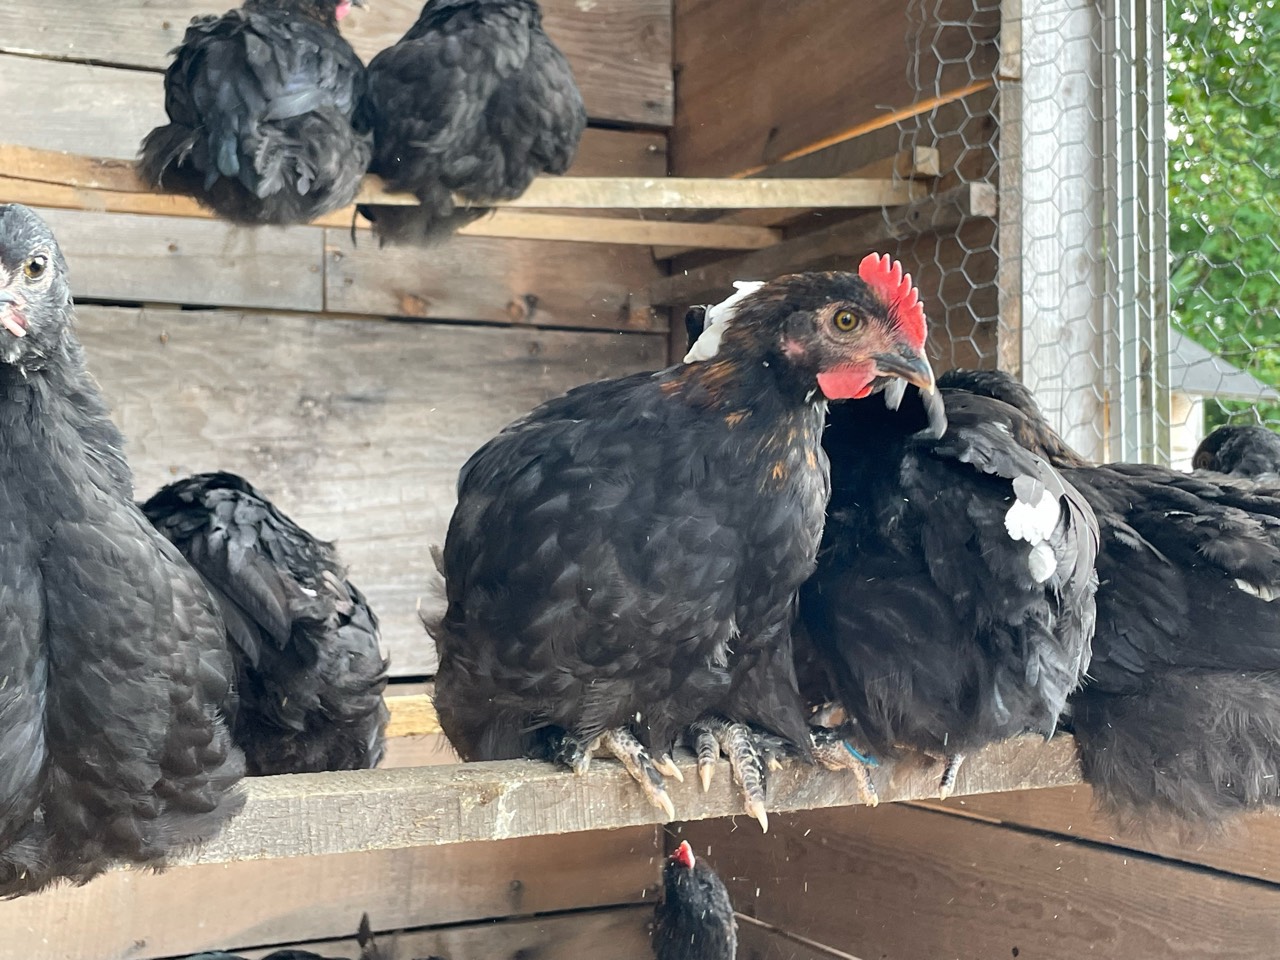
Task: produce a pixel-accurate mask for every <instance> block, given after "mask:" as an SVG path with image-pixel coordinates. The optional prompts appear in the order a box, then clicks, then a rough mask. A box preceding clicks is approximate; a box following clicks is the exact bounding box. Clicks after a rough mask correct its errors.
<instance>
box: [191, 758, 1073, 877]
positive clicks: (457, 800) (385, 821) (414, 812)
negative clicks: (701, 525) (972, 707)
mask: <svg viewBox="0 0 1280 960" xmlns="http://www.w3.org/2000/svg"><path fill="white" fill-rule="evenodd" d="M678 762H679V764H680V766H681V767H682V769H683V770H684V771H685V782H684V783H683V784H682V783H674V782H670V781H669V782H668V789H669V790H670V793H671V798H672V801H673V802H674V804H675V808H676V811H677V815H678V817H679V818H680V819H681V820H683V821H689V820H704V819H708V818H713V817H728V816H735V815H738V814H740V813H741V812H742V801H741V798H740V796H739V793H738V790H737V788H736V787H735V786H734V785H733V783H732V777H731V775H730V772H729V767H728V764H727V763H725V762H723V761H722V762H721V763H720V764H718V765H717V769H716V775H715V782H714V783H713V784H712V787H711V790H710V791H708V792H706V793H703V792H702V790H701V788H700V786H699V785H698V777H697V776H696V774H695V771H694V764H693V761H692V758H690V757H688V756H682V757H680V758H679V760H678ZM940 773H941V766H940V765H938V764H930V765H928V766H927V767H921V766H915V765H905V764H904V765H899V766H897V767H892V768H891V767H889V766H882V767H880V768H878V769H876V770H874V771H873V772H872V775H873V779H874V780H875V782H876V786H877V788H878V790H879V792H880V797H881V799H882V800H885V801H892V800H915V799H922V798H924V797H932V796H936V795H937V792H938V782H939V776H940ZM1079 778H1080V772H1079V760H1078V757H1077V754H1076V747H1075V741H1074V740H1072V739H1071V738H1070V737H1058V738H1056V739H1054V740H1053V741H1051V742H1049V743H1045V742H1044V741H1043V740H1041V739H1040V738H1035V737H1029V738H1023V739H1020V740H1016V741H1009V742H1007V743H1002V744H998V745H995V746H993V747H991V748H989V749H987V750H985V751H983V752H982V753H980V754H978V755H977V756H974V757H972V758H970V759H969V760H967V761H966V762H965V765H964V766H963V767H962V768H961V773H960V780H959V783H958V785H957V789H956V795H965V794H969V793H989V792H992V791H996V790H1001V791H1003V790H1016V789H1031V788H1034V787H1049V786H1063V785H1068V784H1073V783H1078V782H1079ZM244 789H245V793H246V795H247V803H246V806H245V810H244V813H242V814H241V815H240V816H239V817H237V818H236V819H235V820H233V821H231V823H230V824H229V825H228V826H227V828H226V830H225V831H224V832H223V834H222V835H221V836H220V837H218V838H216V839H215V840H213V841H212V842H210V843H209V844H207V845H205V846H204V847H203V848H201V849H199V850H196V851H193V852H192V853H191V854H190V855H188V856H186V857H183V858H181V859H179V860H178V861H177V862H180V863H232V862H236V861H240V860H264V859H279V858H284V857H301V856H315V855H327V854H338V853H347V852H351V851H357V850H397V849H405V848H409V847H420V846H435V845H437V844H451V843H468V842H472V841H477V840H504V839H511V838H515V837H530V836H542V835H546V834H559V833H580V832H583V831H589V830H614V829H617V828H619V827H628V826H640V825H644V824H657V823H661V822H662V815H661V813H660V811H658V810H656V809H655V808H654V807H652V806H650V805H649V803H648V801H647V800H646V799H645V798H644V796H643V794H642V793H641V792H640V790H639V789H638V788H637V787H636V785H635V782H634V781H633V780H632V779H631V778H630V776H628V775H627V773H626V771H625V770H623V768H622V767H621V765H619V764H617V763H614V762H612V761H607V760H600V761H597V762H596V763H593V764H592V766H591V770H590V772H589V773H588V774H587V775H586V776H582V777H578V776H575V775H574V774H572V773H570V772H568V771H566V770H562V769H560V768H558V767H555V766H553V765H552V764H549V763H542V762H537V761H532V760H508V761H500V762H493V763H467V764H460V765H455V766H439V767H422V768H417V769H400V770H362V771H355V772H341V773H324V774H300V775H297V776H290V777H261V778H256V779H251V780H248V781H246V782H245V788H244ZM857 802H858V801H857V791H856V789H855V788H854V784H853V779H852V777H850V776H848V775H846V774H842V773H833V772H831V771H827V770H822V769H814V768H810V767H801V766H793V767H788V768H787V769H784V770H782V771H779V772H777V773H775V774H772V775H771V777H770V783H769V796H768V806H769V810H770V811H771V812H784V811H791V810H809V809H817V808H823V807H836V806H850V805H853V804H856V803H857Z"/></svg>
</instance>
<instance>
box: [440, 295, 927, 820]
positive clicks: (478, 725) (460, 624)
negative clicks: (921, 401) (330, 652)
mask: <svg viewBox="0 0 1280 960" xmlns="http://www.w3.org/2000/svg"><path fill="white" fill-rule="evenodd" d="M868 277H869V279H868V280H863V279H860V278H859V277H858V276H857V275H854V274H846V273H825V274H804V275H797V276H788V277H783V278H781V279H779V280H775V281H774V282H772V283H769V284H767V285H763V286H761V287H760V288H759V289H757V290H754V291H753V292H750V293H748V294H745V295H743V296H742V297H741V298H740V299H739V300H738V301H737V302H736V303H735V304H733V306H732V307H726V308H725V309H726V310H732V311H733V313H734V319H733V322H732V323H726V324H724V325H723V329H724V333H723V337H722V338H721V339H720V341H719V345H718V351H717V352H715V354H714V355H713V356H710V357H709V358H707V359H703V360H699V361H696V362H692V363H686V364H681V365H678V366H675V367H671V368H669V369H667V370H662V371H659V372H657V373H642V374H636V375H634V376H630V377H625V378H622V379H619V380H606V381H601V382H599V383H592V384H588V385H586V386H583V387H579V388H577V389H575V390H572V391H570V392H569V393H568V394H566V395H565V396H563V397H560V398H559V399H556V400H552V401H550V402H549V403H546V404H544V405H543V406H541V407H539V408H538V409H536V410H534V411H533V412H532V413H530V414H529V415H528V416H526V417H524V418H523V419H521V420H518V421H516V422H515V423H513V424H512V425H511V426H509V427H507V428H506V429H505V430H504V431H503V432H502V433H501V434H499V435H498V436H497V437H495V438H494V439H493V440H491V441H490V442H489V443H487V444H486V445H485V446H484V447H482V448H481V449H480V450H479V451H478V452H477V453H476V454H475V455H473V456H472V457H471V459H470V460H469V461H468V462H467V463H466V464H465V466H464V467H463V468H462V473H461V476H460V477H459V481H458V506H457V509H456V510H455V512H454V515H453V519H452V521H451V523H450V526H449V532H448V537H447V540H446V543H445V547H444V552H443V556H442V558H440V564H441V569H442V572H443V574H444V576H445V580H446V593H447V598H448V609H447V611H446V613H445V615H444V617H443V619H442V621H441V622H439V623H438V624H436V625H433V627H432V628H431V629H432V633H433V635H434V636H435V638H436V641H437V644H438V647H439V652H440V666H439V672H438V674H437V678H436V706H437V709H438V711H439V714H440V721H441V724H442V726H443V728H444V731H445V733H446V734H447V735H448V737H449V739H450V740H451V741H452V743H453V745H454V746H455V747H457V749H458V751H459V753H460V754H461V755H462V756H463V758H464V759H467V760H496V759H504V758H513V757H522V756H528V757H554V758H557V759H559V760H561V761H562V762H565V763H567V764H568V765H570V766H572V767H573V768H574V769H575V770H577V771H579V772H581V771H584V770H585V769H586V767H587V764H588V762H589V760H590V758H591V755H592V753H593V752H594V751H596V750H602V751H607V752H609V753H612V754H613V755H614V756H616V757H618V759H620V760H622V762H623V763H624V764H625V765H626V766H627V768H628V770H629V771H630V772H631V774H632V776H634V777H635V778H636V779H637V780H638V781H639V782H640V784H641V786H642V787H643V788H644V790H645V792H646V794H647V795H648V797H649V798H650V800H651V801H652V802H653V803H654V804H655V805H657V806H659V807H660V808H662V809H663V810H665V811H666V812H667V814H668V815H669V816H670V815H671V814H672V804H671V800H670V798H669V797H668V795H667V792H666V789H665V787H664V786H663V780H662V776H661V773H660V771H661V772H665V773H667V774H668V775H677V774H678V773H679V771H678V770H677V769H676V767H675V766H674V764H673V763H672V762H671V759H670V754H671V750H672V748H673V747H674V746H675V745H676V743H677V741H678V740H679V739H680V738H681V737H682V736H683V735H684V734H685V733H686V732H687V731H690V730H691V729H692V730H693V731H694V741H695V746H696V747H697V749H698V751H699V756H700V773H702V774H703V776H704V784H705V783H706V779H705V778H706V776H709V773H710V769H711V768H710V765H709V762H710V761H711V760H712V759H714V757H715V756H717V755H718V747H719V748H723V749H724V750H725V752H726V753H727V754H728V755H729V759H730V764H731V766H732V767H733V769H734V772H735V775H736V777H737V779H738V782H739V783H740V784H741V785H742V786H743V789H744V793H745V794H746V798H747V809H748V812H750V813H752V815H754V816H757V817H758V818H759V819H760V820H761V822H762V824H763V823H765V818H764V802H763V801H764V793H763V789H762V777H763V771H762V770H761V769H760V767H761V763H760V757H759V755H758V753H757V751H756V743H755V742H754V741H753V736H754V732H753V731H752V730H751V729H749V728H748V725H751V726H752V727H754V728H758V729H759V730H762V731H766V732H768V733H769V734H771V735H775V736H777V737H781V738H782V739H783V740H784V741H785V742H786V743H787V744H788V745H789V746H790V747H791V748H792V749H795V750H797V751H798V752H799V753H800V754H801V755H802V756H804V757H806V758H807V757H809V756H810V746H811V745H810V733H809V729H808V727H807V724H806V721H805V711H804V708H803V705H802V703H801V702H800V698H799V695H798V693H797V690H796V681H795V673H794V665H793V663H792V656H791V636H790V621H791V615H792V609H793V602H794V597H795V593H796V590H797V589H798V588H799V586H800V584H801V583H802V582H803V581H804V580H805V578H806V577H807V576H808V574H809V573H810V572H811V570H812V568H813V562H814V555H815V553H816V551H817V546H818V540H819V537H820V535H821V532H822V524H823V516H824V513H825V507H826V501H827V495H828V481H827V467H826V461H825V458H824V457H823V456H822V452H821V447H820V441H821V434H822V422H823V413H824V408H825V406H826V403H825V401H826V398H840V397H852V396H862V395H865V394H866V393H867V392H869V391H870V390H872V389H873V388H874V386H875V385H876V384H877V383H879V382H880V378H893V377H905V378H908V379H910V380H911V381H912V382H914V383H919V384H922V385H931V384H932V372H931V371H930V369H929V365H928V362H927V361H926V360H925V358H924V356H923V354H922V353H921V350H922V346H923V340H924V330H923V327H922V325H921V324H920V323H919V322H918V318H917V317H916V316H915V315H914V314H913V313H911V312H910V311H906V312H905V313H904V312H902V311H900V310H899V302H898V300H897V299H896V296H897V290H896V288H895V287H893V286H891V285H889V284H887V283H886V282H885V279H884V277H883V276H882V275H879V274H874V273H872V274H868ZM822 746H823V749H820V750H819V751H818V754H819V759H824V761H825V762H831V763H833V764H835V765H839V766H845V765H846V764H845V758H847V757H848V753H847V752H845V751H844V750H843V749H842V748H840V746H839V745H838V744H831V745H829V746H830V749H826V747H827V746H828V745H825V744H824V745H822ZM651 754H652V756H656V757H657V758H658V759H657V762H656V763H655V762H654V761H653V760H652V759H651Z"/></svg>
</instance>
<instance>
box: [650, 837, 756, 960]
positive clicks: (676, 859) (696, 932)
mask: <svg viewBox="0 0 1280 960" xmlns="http://www.w3.org/2000/svg"><path fill="white" fill-rule="evenodd" d="M653 918H654V925H653V955H654V957H655V958H656V960H734V957H736V956H737V952H738V924H737V920H736V919H735V918H734V916H733V902H732V901H731V900H730V899H729V891H728V890H727V889H725V885H724V881H722V880H721V879H720V877H719V875H717V874H716V872H715V870H713V869H712V868H711V865H710V864H708V863H707V862H706V861H704V860H699V859H697V858H695V857H694V855H693V851H692V850H691V849H689V846H688V843H687V842H685V843H682V844H681V846H680V848H679V849H677V850H676V852H675V853H674V854H672V855H671V857H670V858H668V860H667V862H666V863H665V864H664V865H663V868H662V899H661V900H660V901H658V905H657V906H656V907H655V908H654V911H653Z"/></svg>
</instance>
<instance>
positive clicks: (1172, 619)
mask: <svg viewBox="0 0 1280 960" xmlns="http://www.w3.org/2000/svg"><path fill="white" fill-rule="evenodd" d="M942 382H943V383H944V384H945V385H946V386H945V388H944V390H943V393H944V396H946V398H947V405H948V409H950V407H951V405H952V403H959V402H964V397H965V395H966V392H969V393H976V394H980V395H982V394H985V395H988V396H998V397H1000V398H1001V399H1002V400H1005V401H1007V404H1006V405H1002V407H1001V413H1000V417H999V420H998V422H1000V423H1001V424H1002V425H1003V426H1004V427H1005V428H1006V429H1007V430H1008V431H1009V432H1010V434H1011V435H1012V436H1013V437H1014V438H1015V439H1017V441H1018V442H1019V443H1020V444H1022V445H1023V446H1025V447H1026V448H1027V449H1030V450H1034V451H1036V452H1037V453H1040V454H1041V455H1043V456H1045V457H1046V458H1048V459H1049V460H1050V461H1052V462H1053V463H1054V464H1055V465H1056V466H1057V467H1058V468H1059V470H1060V471H1061V472H1062V474H1063V476H1065V477H1066V478H1067V479H1069V480H1070V481H1071V483H1072V484H1074V485H1075V486H1076V487H1077V488H1078V489H1079V491H1080V492H1081V494H1083V495H1084V496H1085V498H1086V499H1087V500H1088V501H1089V503H1090V504H1091V505H1092V506H1093V509H1094V512H1095V514H1096V515H1097V518H1098V523H1099V526H1100V528H1101V532H1102V537H1101V546H1100V550H1099V554H1098V561H1097V566H1098V574H1099V578H1100V581H1101V584H1100V586H1099V589H1098V628H1097V633H1096V636H1095V638H1094V644H1093V664H1092V666H1091V667H1090V670H1089V680H1088V683H1087V684H1086V685H1085V686H1084V687H1083V688H1082V689H1081V690H1080V691H1079V692H1078V693H1076V694H1075V695H1074V696H1073V697H1072V700H1071V719H1070V725H1071V727H1072V729H1073V730H1074V732H1075V734H1076V738H1077V740H1078V741H1079V743H1080V750H1081V755H1082V758H1083V763H1084V773H1085V778H1086V779H1087V780H1088V781H1089V782H1090V783H1091V784H1092V785H1093V786H1094V788H1095V790H1096V791H1097V793H1098V794H1099V796H1100V799H1101V800H1102V802H1103V804H1104V805H1105V806H1106V807H1107V808H1109V809H1110V810H1111V811H1112V812H1114V813H1117V814H1119V815H1121V816H1122V817H1125V818H1130V817H1134V816H1137V817H1140V818H1142V819H1144V820H1150V819H1152V818H1155V819H1162V818H1171V819H1174V820H1177V821H1181V822H1182V823H1183V824H1185V825H1193V826H1194V825H1214V824H1217V823H1220V822H1222V821H1224V820H1225V819H1226V818H1227V817H1229V816H1230V815H1232V814H1234V813H1237V812H1240V811H1242V810H1246V809H1250V808H1256V807H1259V806H1261V805H1264V804H1275V803H1276V802H1277V801H1280V673H1277V672H1276V671H1280V498H1277V497H1273V496H1268V495H1267V494H1266V493H1265V492H1263V491H1262V490H1260V489H1258V488H1254V487H1252V486H1251V485H1249V484H1243V483H1240V482H1236V481H1231V480H1225V479H1220V480H1217V481H1215V480H1213V479H1211V478H1209V477H1206V476H1188V475H1187V474H1183V473H1178V472H1176V471H1173V470H1169V469H1166V468H1164V467H1159V466H1153V465H1146V464H1109V465H1105V466H1092V465H1089V464H1088V463H1086V462H1085V461H1084V460H1082V459H1081V458H1080V457H1079V456H1078V455H1077V454H1076V453H1075V452H1074V451H1072V450H1071V449H1070V448H1069V447H1067V445H1066V444H1065V443H1064V442H1063V441H1062V439H1061V438H1060V437H1059V436H1058V435H1057V434H1056V433H1054V431H1053V429H1052V428H1051V427H1050V426H1049V424H1048V422H1047V421H1046V420H1045V419H1044V417H1043V416H1042V414H1041V412H1040V409H1039V407H1038V406H1037V405H1036V403H1035V400H1034V399H1033V398H1032V396H1031V394H1030V392H1029V391H1027V390H1026V388H1025V387H1023V386H1022V385H1021V384H1020V383H1018V382H1017V381H1016V380H1014V379H1013V378H1012V377H1010V376H1009V375H1007V374H1003V373H998V372H993V371H952V372H950V373H948V374H946V375H945V376H944V377H943V378H942ZM1010 404H1011V406H1010Z"/></svg>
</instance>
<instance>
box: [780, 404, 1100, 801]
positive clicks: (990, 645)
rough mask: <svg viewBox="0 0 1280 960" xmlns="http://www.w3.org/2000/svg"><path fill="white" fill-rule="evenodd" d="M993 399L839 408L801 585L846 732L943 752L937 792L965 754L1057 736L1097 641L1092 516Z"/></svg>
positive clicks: (810, 629)
mask: <svg viewBox="0 0 1280 960" xmlns="http://www.w3.org/2000/svg"><path fill="white" fill-rule="evenodd" d="M993 403H996V401H981V402H973V403H970V404H965V405H959V404H948V405H947V410H946V414H945V417H944V416H943V414H942V412H941V410H940V407H941V401H940V398H938V396H937V395H936V394H934V395H932V396H924V395H922V394H921V393H920V392H919V391H916V390H911V391H908V393H907V395H906V396H905V397H903V398H902V401H901V404H900V405H899V406H898V407H897V409H890V408H889V406H888V405H886V404H882V403H860V404H837V405H833V407H832V409H831V412H830V418H829V421H830V422H829V423H828V426H827V432H826V436H825V438H824V444H823V445H824V447H825V448H826V451H827V455H828V456H829V457H830V459H831V483H832V496H831V511H830V519H829V521H828V523H827V531H826V535H825V536H824V538H823V549H822V552H821V553H820V554H819V558H818V569H817V571H816V572H815V574H814V576H813V578H812V579H811V580H810V581H809V583H808V584H806V586H805V589H804V591H803V592H802V594H801V604H800V609H801V617H802V619H803V621H804V624H805V627H806V634H807V636H808V638H809V640H810V641H811V642H812V643H813V645H814V646H815V647H816V649H817V650H818V651H819V653H820V654H821V657H822V659H823V661H824V662H825V664H826V666H827V669H828V672H829V674H830V678H831V683H832V685H833V688H834V693H835V695H836V698H837V701H838V702H839V704H841V705H842V706H843V707H844V708H845V710H846V711H847V713H848V715H849V717H850V718H851V719H852V720H853V721H855V722H856V725H857V729H856V733H855V735H856V737H857V738H858V739H860V740H861V741H862V742H863V743H865V744H866V745H867V746H869V747H870V748H871V749H872V751H873V752H875V753H877V754H879V755H887V756H890V757H893V756H896V755H898V753H899V752H900V749H901V748H903V747H908V748H911V749H914V750H916V751H921V752H924V753H928V754H931V755H934V756H941V757H945V758H947V766H946V769H945V771H944V774H943V782H942V786H941V793H942V795H943V796H947V795H948V794H949V793H950V792H951V790H952V789H953V787H954V783H955V776H956V771H957V768H958V766H959V763H960V761H961V760H962V759H963V757H964V756H965V755H966V754H967V753H970V752H971V751H974V750H976V749H978V748H980V747H982V746H984V745H986V744H988V743H992V742H995V741H999V740H1003V739H1006V738H1009V737H1013V736H1017V735H1019V734H1022V733H1025V732H1038V733H1041V734H1043V735H1045V736H1046V737H1047V736H1050V735H1052V733H1053V731H1054V729H1055V727H1056V724H1057V721H1058V717H1059V715H1060V713H1061V711H1062V709H1063V707H1064V706H1065V704H1066V699H1067V695H1068V694H1069V693H1070V692H1071V691H1072V690H1074V689H1075V687H1076V686H1077V685H1078V684H1079V683H1080V681H1081V680H1082V679H1083V677H1084V671H1085V669H1086V667H1087V666H1088V664H1089V641H1090V638H1091V636H1092V634H1093V621H1094V600H1093V594H1094V588H1095V585H1096V582H1095V579H1094V576H1093V563H1094V555H1095V551H1096V549H1097V528H1096V526H1095V525H1094V519H1093V514H1092V511H1091V510H1090V509H1089V506H1088V504H1087V503H1085V502H1084V500H1083V499H1082V498H1081V496H1080V495H1079V494H1078V493H1077V492H1076V491H1075V490H1074V489H1073V488H1072V487H1071V485H1070V484H1068V483H1066V482H1065V481H1064V480H1063V479H1062V477H1061V476H1060V475H1059V474H1058V473H1057V472H1056V471H1054V470H1053V469H1052V468H1051V467H1050V466H1049V465H1048V464H1047V463H1045V462H1044V461H1043V460H1041V459H1040V458H1038V457H1035V456H1032V455H1031V454H1029V453H1028V452H1027V451H1025V450H1023V449H1022V448H1021V447H1019V446H1017V445H1016V444H1015V443H1014V442H1013V441H1012V440H1011V439H1010V438H1009V436H1008V434H1007V433H1005V432H1003V431H1002V430H1001V429H999V428H998V427H997V426H995V425H994V424H993V423H992V422H991V419H990V416H989V414H988V412H987V410H986V409H985V405H986V404H993ZM944 423H945V433H943V434H942V436H941V437H940V438H939V436H938V433H939V432H940V430H939V428H940V427H942V426H943V424H944Z"/></svg>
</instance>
